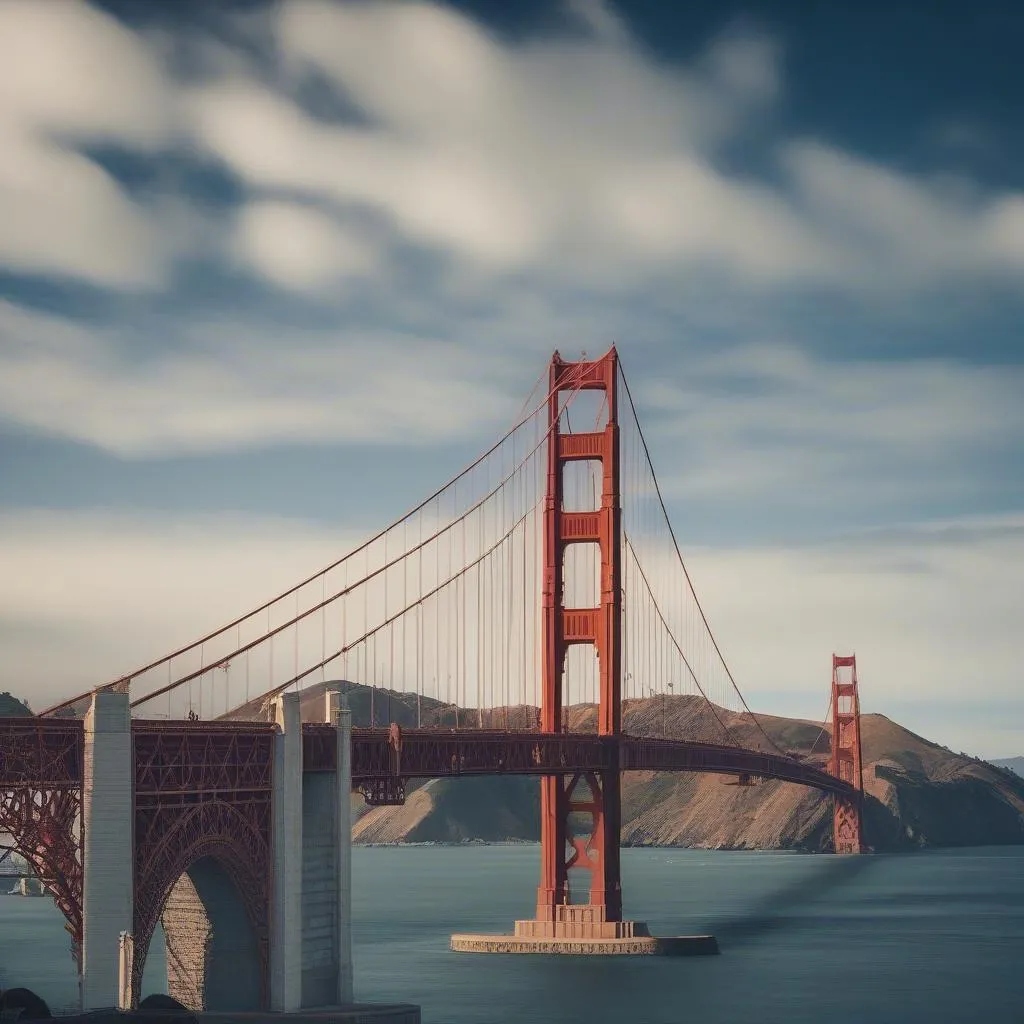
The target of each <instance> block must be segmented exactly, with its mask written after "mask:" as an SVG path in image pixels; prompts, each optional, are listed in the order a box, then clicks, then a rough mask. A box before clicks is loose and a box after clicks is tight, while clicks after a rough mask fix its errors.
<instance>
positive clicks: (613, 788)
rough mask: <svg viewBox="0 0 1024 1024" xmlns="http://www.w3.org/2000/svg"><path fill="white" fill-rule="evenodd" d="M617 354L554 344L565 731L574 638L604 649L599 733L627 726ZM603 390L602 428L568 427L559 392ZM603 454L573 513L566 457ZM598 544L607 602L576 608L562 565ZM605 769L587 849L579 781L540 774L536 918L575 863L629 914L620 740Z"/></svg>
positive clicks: (598, 907) (554, 624) (555, 655)
mask: <svg viewBox="0 0 1024 1024" xmlns="http://www.w3.org/2000/svg"><path fill="white" fill-rule="evenodd" d="M618 372H619V363H618V353H617V352H616V351H615V349H614V347H613V348H612V349H611V350H610V351H609V352H608V353H607V354H606V355H605V356H603V357H602V358H601V359H597V360H592V361H583V362H572V363H570V362H566V361H564V360H563V359H562V357H561V356H560V355H559V354H558V353H557V352H556V353H555V354H554V356H553V357H552V360H551V365H550V368H549V370H548V385H549V399H548V426H549V429H550V431H551V433H550V437H549V440H548V475H547V491H546V493H545V499H544V590H543V621H544V631H543V643H544V648H543V655H542V661H541V664H542V667H543V669H542V670H543V678H542V686H541V712H540V719H541V730H542V731H543V732H546V733H554V732H560V731H562V730H563V728H564V723H563V718H562V685H563V675H564V670H565V655H566V650H567V648H568V647H569V645H570V644H592V645H593V646H594V647H595V648H596V650H597V657H598V673H599V688H600V691H599V698H598V733H599V734H600V736H602V737H618V736H619V734H620V732H621V721H622V719H621V714H622V708H621V700H620V679H621V671H622V669H621V651H620V638H621V621H622V601H621V588H620V585H619V581H620V575H621V543H620V540H621V537H620V527H621V509H620V496H619V426H618V419H617V413H618V401H617V398H618ZM572 390H596V391H603V392H604V393H605V397H606V407H607V410H608V418H607V422H606V425H605V428H604V430H601V431H595V432H590V433H583V434H563V433H562V432H561V429H560V424H559V419H560V403H559V396H560V393H561V392H563V391H572ZM580 459H587V460H594V461H599V462H600V463H601V471H602V489H601V506H600V508H599V509H598V510H597V512H586V513H567V512H565V511H563V508H562V494H563V470H564V466H565V464H566V463H567V462H571V461H574V460H580ZM595 541H596V542H597V544H598V548H599V551H600V556H601V604H600V607H598V608H570V609H567V608H565V607H564V604H563V596H564V595H563V569H564V564H565V551H566V548H567V547H568V545H570V544H577V543H582V542H590V543H593V542H595ZM605 752H606V754H607V757H608V764H607V767H606V768H605V769H604V770H602V771H598V772H591V773H590V775H589V776H588V782H589V785H590V789H591V792H592V800H593V806H594V807H596V808H600V813H595V817H594V832H593V834H592V835H591V836H590V837H589V839H588V840H587V843H586V856H584V855H583V853H581V848H580V847H579V846H578V845H574V844H575V843H576V842H577V841H576V840H575V839H574V838H573V837H572V835H571V832H570V831H569V829H568V825H567V822H568V820H569V817H570V815H572V814H573V813H574V806H573V796H572V794H573V791H574V786H575V785H576V782H575V781H571V782H570V785H569V786H568V787H567V786H566V784H565V780H564V778H561V777H559V776H557V775H555V776H546V777H544V778H543V779H542V781H541V880H540V885H539V886H538V888H537V919H538V920H540V921H552V922H553V921H555V920H557V919H558V909H557V908H558V907H559V906H561V905H564V904H565V903H566V902H567V901H568V898H569V894H568V870H569V867H570V865H572V866H577V865H578V866H586V867H587V868H588V869H589V870H590V899H589V902H590V904H591V905H592V906H593V907H594V908H595V911H596V913H597V914H598V916H599V917H601V918H602V919H603V920H607V921H618V920H621V918H622V891H621V889H622V887H621V883H620V879H619V831H620V823H621V809H620V798H619V771H618V758H617V754H618V746H617V744H611V745H608V746H606V748H605Z"/></svg>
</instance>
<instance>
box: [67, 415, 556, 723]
mask: <svg viewBox="0 0 1024 1024" xmlns="http://www.w3.org/2000/svg"><path fill="white" fill-rule="evenodd" d="M570 401H571V396H570ZM548 434H549V432H545V433H544V434H542V435H541V436H540V437H539V439H538V440H537V441H536V442H535V443H534V444H533V445H532V446H531V448H530V449H529V450H528V452H527V453H526V455H525V456H523V457H522V458H520V459H518V460H517V461H515V463H514V465H513V466H512V468H511V469H510V470H509V471H508V472H506V473H503V475H502V477H501V479H500V480H499V481H498V482H497V484H495V485H494V486H491V487H490V488H489V489H488V490H487V491H486V492H485V493H484V494H483V495H482V496H481V497H480V498H479V499H478V500H477V501H475V502H474V503H473V504H471V505H469V506H468V507H467V508H466V509H465V511H463V512H462V513H461V515H458V516H455V517H454V518H452V519H450V520H449V521H447V522H445V521H444V519H443V517H442V516H441V515H440V514H439V513H438V514H437V515H436V519H437V520H438V521H439V522H440V523H441V524H442V525H440V526H439V527H438V528H437V529H434V530H433V531H432V532H431V533H430V534H429V535H428V536H427V537H426V538H425V539H423V540H421V541H420V542H419V543H418V544H416V545H415V546H414V547H412V548H408V547H407V548H406V550H405V551H403V552H402V553H400V554H399V555H397V556H396V557H395V558H393V559H389V558H387V557H385V559H384V561H383V563H382V564H381V565H379V566H378V567H376V568H374V569H372V570H371V569H370V562H369V549H368V547H367V545H363V546H361V547H360V548H357V549H356V550H355V552H353V553H352V554H350V555H349V556H346V558H345V559H342V560H340V561H339V562H336V563H334V565H335V566H338V565H342V566H347V565H348V560H349V559H350V558H351V557H352V555H354V554H360V553H363V554H364V555H365V556H366V570H365V571H364V573H363V575H362V576H361V578H359V579H357V580H355V581H351V580H350V578H349V577H348V572H347V568H345V572H346V580H345V585H344V586H343V587H342V588H341V589H340V590H338V591H337V592H335V593H332V594H331V595H330V596H329V597H327V598H325V599H323V598H322V599H320V600H319V601H317V602H316V603H314V604H313V605H311V606H310V607H309V608H308V609H306V610H305V611H303V612H301V613H300V614H298V615H292V616H291V617H289V618H288V619H286V620H285V621H284V622H283V623H281V624H280V625H278V626H277V627H271V626H270V621H269V616H270V609H269V606H266V605H264V606H262V607H261V608H260V609H259V610H258V611H257V612H256V613H255V614H259V613H260V612H262V611H263V610H266V611H267V614H268V624H267V626H266V628H265V629H264V630H263V632H262V633H261V634H260V635H259V636H257V637H256V638H255V639H254V640H252V641H250V642H249V643H246V644H242V645H240V646H236V647H234V649H233V650H230V651H228V652H227V653H225V654H224V655H223V656H221V657H220V658H219V659H217V660H216V661H214V662H212V663H210V664H206V663H205V659H204V663H203V664H201V665H200V668H199V669H198V670H196V671H193V672H191V673H186V674H185V675H182V676H180V677H178V678H176V679H174V680H173V681H172V682H169V683H168V684H165V685H163V686H161V687H159V688H158V689H156V690H154V691H151V692H149V693H147V694H145V695H143V696H142V697H139V698H137V699H136V700H135V701H133V702H132V707H138V706H141V705H143V704H145V703H147V702H149V701H151V700H153V699H155V698H156V697H159V696H161V695H163V694H166V693H169V691H172V690H174V689H176V688H177V687H179V686H182V685H184V684H186V683H190V682H191V681H192V680H197V679H199V680H201V679H202V677H203V676H204V675H205V674H206V673H208V672H210V671H211V670H212V669H215V668H218V667H224V666H225V665H226V664H227V663H228V662H230V661H231V660H232V659H234V658H237V657H239V656H241V655H242V654H245V655H246V656H247V657H248V655H249V653H250V652H252V651H253V650H254V649H255V648H257V647H259V646H261V645H262V644H264V643H266V642H268V641H269V642H270V643H271V644H272V642H273V638H274V637H275V636H277V635H279V634H281V633H282V632H284V631H285V630H287V629H289V628H292V627H297V625H298V623H299V622H301V621H302V620H304V619H306V618H308V617H310V616H312V615H313V614H315V613H317V612H321V613H322V612H323V609H325V608H326V607H327V606H329V605H331V604H332V603H334V602H336V601H338V600H339V599H344V598H345V597H347V596H348V595H350V594H352V593H353V592H354V591H356V590H358V589H360V588H363V596H364V604H365V601H366V600H368V590H367V588H366V586H365V585H366V584H367V583H368V582H370V581H373V580H376V579H378V578H381V579H383V581H384V582H385V584H386V582H387V574H388V571H389V570H391V569H393V568H395V567H396V566H398V565H399V564H400V563H407V560H408V559H409V558H410V557H411V556H413V555H417V556H422V554H423V552H424V551H425V550H426V549H427V548H428V547H429V546H431V545H432V544H433V545H434V553H435V556H437V557H438V558H439V556H440V549H439V548H438V547H437V546H436V542H438V541H439V540H441V539H442V538H444V539H447V540H448V541H449V542H450V541H451V539H452V534H453V531H454V530H455V528H456V527H458V526H461V527H462V534H463V541H465V525H466V522H467V521H468V519H470V518H471V517H473V516H474V515H475V514H477V513H479V512H481V510H484V511H485V512H486V507H487V504H488V502H491V501H492V499H496V498H500V496H501V495H502V493H503V492H505V491H506V490H508V488H509V485H510V483H514V481H515V480H516V478H517V477H519V476H521V475H523V474H524V473H525V472H526V470H527V469H528V467H529V464H530V462H531V460H539V459H538V453H539V452H540V451H541V449H542V447H543V446H544V444H545V441H546V440H547V437H548ZM492 450H493V449H492ZM474 465H476V464H474ZM432 500H434V499H432ZM436 500H439V498H437V499H436ZM438 508H439V506H438ZM454 511H457V508H456V509H455V510H454ZM453 515H454V512H453ZM397 525H401V526H403V527H404V526H405V522H404V521H403V520H399V521H398V524H397ZM420 525H421V527H422V520H421V521H420ZM378 536H379V535H378ZM385 540H386V533H385ZM417 561H418V563H419V567H420V569H421V570H422V562H423V560H422V557H418V558H417ZM452 562H453V558H452V556H451V553H450V552H449V557H448V564H449V565H451V564H452ZM437 565H438V567H439V565H440V562H439V561H438V562H437ZM327 571H329V570H324V571H323V573H321V574H319V576H314V577H311V580H312V581H314V582H315V581H316V580H317V579H318V578H320V579H321V593H322V592H323V589H324V584H323V582H322V581H323V578H325V577H326V572H327ZM294 592H295V591H294V590H293V591H288V592H287V593H286V595H285V596H286V597H287V596H291V594H292V593H294ZM385 596H386V595H385ZM341 607H342V609H343V610H344V609H345V608H346V604H345V602H344V600H342V603H341ZM408 607H410V608H411V607H415V604H410V605H409V606H408ZM367 615H368V611H367V610H366V609H365V608H364V619H365V618H366V616H367ZM250 617H251V616H250ZM236 635H237V634H236ZM204 644H205V641H200V642H199V643H198V644H197V645H193V646H194V647H195V646H198V648H199V649H200V651H202V650H203V647H204ZM175 656H176V654H172V655H170V656H168V657H167V659H165V660H166V662H167V664H168V665H169V664H170V662H171V661H172V659H173V658H174V657H175ZM322 660H323V659H322V658H321V661H322ZM330 660H331V659H330V658H328V659H327V662H328V663H329V662H330ZM163 663H164V662H155V663H154V664H156V665H161V664H163ZM271 664H273V651H272V649H271ZM299 676H300V674H299V673H298V672H294V673H293V678H294V677H299ZM367 677H368V674H366V675H364V676H363V678H367ZM125 678H128V677H125ZM76 699H77V698H76ZM256 699H258V698H250V701H251V700H256ZM65 703H67V702H65ZM449 703H450V700H449ZM235 710H237V708H236V709H235Z"/></svg>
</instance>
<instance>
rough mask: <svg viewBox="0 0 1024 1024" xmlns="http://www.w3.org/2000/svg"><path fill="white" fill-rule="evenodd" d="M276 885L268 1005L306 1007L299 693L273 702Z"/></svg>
mask: <svg viewBox="0 0 1024 1024" xmlns="http://www.w3.org/2000/svg"><path fill="white" fill-rule="evenodd" d="M274 718H275V721H276V723H277V726H278V730H279V731H278V734H277V736H276V737H275V738H274V796H273V800H274V805H273V806H274V835H273V839H274V889H273V905H272V906H271V915H270V1008H271V1009H272V1010H277V1011H279V1012H281V1013H290V1012H293V1011H295V1010H298V1009H299V1008H300V1007H301V1005H302V715H301V712H300V709H299V694H298V693H285V694H281V695H280V696H279V697H278V698H277V699H276V700H275V702H274Z"/></svg>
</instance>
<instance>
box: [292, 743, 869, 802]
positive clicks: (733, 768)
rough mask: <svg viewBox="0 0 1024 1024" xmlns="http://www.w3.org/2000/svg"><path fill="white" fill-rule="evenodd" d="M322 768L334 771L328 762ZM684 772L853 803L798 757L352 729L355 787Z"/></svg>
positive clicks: (309, 748)
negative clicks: (400, 781) (775, 784)
mask: <svg viewBox="0 0 1024 1024" xmlns="http://www.w3.org/2000/svg"><path fill="white" fill-rule="evenodd" d="M304 730H305V733H306V742H305V744H304V756H305V761H306V769H307V770H312V771H315V770H316V769H317V767H318V765H317V763H316V762H317V754H316V748H317V746H318V744H317V740H316V732H317V730H318V727H317V726H309V725H307V726H304ZM323 767H325V768H326V767H333V765H328V764H324V765H323ZM616 767H617V768H618V769H619V770H620V771H686V772H713V773H716V774H723V775H748V776H756V777H758V778H764V779H781V780H782V781H785V782H795V783H798V784H799V785H803V786H810V787H812V788H814V789H819V790H823V791H824V792H827V793H836V794H839V795H841V796H847V797H850V798H854V797H855V796H856V792H855V790H854V787H853V786H851V785H850V784H849V783H847V782H844V781H842V780H840V779H837V778H836V777H835V776H833V775H830V774H829V773H828V772H827V771H825V770H824V769H822V768H820V767H818V766H817V765H814V764H811V763H808V762H806V761H802V760H800V759H798V758H796V757H789V756H784V755H781V754H771V753H767V752H764V751H757V750H747V749H745V748H742V747H730V746H719V745H716V744H713V743H693V742H687V741H684V740H665V739H653V738H648V737H640V736H629V735H623V736H621V737H617V738H616V737H611V736H598V735H596V734H593V733H535V732H501V731H493V732H492V731H484V730H469V729H466V730H459V731H455V730H453V729H403V730H402V731H401V734H400V738H398V740H397V743H396V737H395V735H394V734H393V733H392V732H391V731H390V730H388V729H353V730H352V782H353V785H354V786H362V785H364V784H366V783H369V782H371V781H372V780H375V779H383V778H387V777H392V778H394V777H399V778H405V779H412V778H428V779H432V778H441V777H445V776H458V775H555V774H562V773H564V774H573V773H575V772H585V771H600V770H605V771H608V770H613V769H614V768H616Z"/></svg>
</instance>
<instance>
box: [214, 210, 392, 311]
mask: <svg viewBox="0 0 1024 1024" xmlns="http://www.w3.org/2000/svg"><path fill="white" fill-rule="evenodd" d="M233 247H234V251H235V253H236V254H237V256H238V258H239V259H240V260H242V261H243V262H245V263H247V264H248V265H250V266H251V267H253V268H255V269H256V270H257V271H258V272H259V273H260V274H262V275H263V276H264V277H266V278H267V279H268V280H270V281H274V282H276V283H277V284H279V285H281V286H282V287H284V288H290V289H294V290H296V291H310V292H314V293H316V292H322V291H324V290H326V289H327V288H328V287H330V286H331V285H336V284H338V283H339V282H340V281H343V280H346V279H352V278H358V277H362V276H364V275H366V274H367V273H368V272H369V271H371V270H372V269H373V268H374V267H375V265H376V264H377V256H378V254H377V252H376V251H375V249H376V247H375V245H374V244H373V243H372V242H371V240H370V239H368V238H366V237H362V238H360V237H358V236H356V235H354V234H353V233H351V232H349V231H346V230H345V229H344V228H342V227H341V226H340V225H339V224H338V223H337V222H336V221H335V220H334V219H333V218H331V217H330V216H328V215H326V214H324V213H322V212H320V211H318V210H315V209H312V208H310V207H307V206H300V205H298V204H296V203H285V202H271V201H267V202H258V203H248V204H246V206H245V207H243V209H242V212H241V215H240V217H239V219H238V223H237V224H236V227H235V236H234V246H233Z"/></svg>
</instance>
